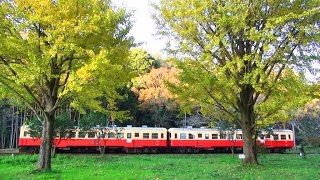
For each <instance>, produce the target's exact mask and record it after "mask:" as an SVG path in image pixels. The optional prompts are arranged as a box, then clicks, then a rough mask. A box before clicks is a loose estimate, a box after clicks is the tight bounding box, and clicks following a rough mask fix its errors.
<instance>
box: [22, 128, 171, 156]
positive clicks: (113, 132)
mask: <svg viewBox="0 0 320 180" xmlns="http://www.w3.org/2000/svg"><path fill="white" fill-rule="evenodd" d="M40 143H41V139H40V138H37V137H31V135H30V132H29V128H28V127H27V126H22V127H21V129H20V138H19V147H20V149H23V150H24V149H26V150H31V151H37V149H38V148H39V146H40ZM53 144H54V147H55V148H56V149H57V150H70V151H85V150H86V151H90V150H91V151H92V150H93V151H94V150H96V151H101V152H105V151H106V150H107V151H122V150H124V151H126V152H128V153H136V152H137V153H139V152H145V153H148V152H152V153H155V152H158V151H163V150H164V149H166V147H167V130H166V129H165V128H149V127H131V126H128V127H118V128H117V127H113V128H109V127H108V128H107V127H99V128H93V129H91V130H88V131H82V130H81V129H77V128H76V129H72V130H70V131H69V132H68V133H67V134H66V136H65V137H59V136H57V137H55V138H54V141H53Z"/></svg>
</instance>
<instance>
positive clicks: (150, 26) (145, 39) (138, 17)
mask: <svg viewBox="0 0 320 180" xmlns="http://www.w3.org/2000/svg"><path fill="white" fill-rule="evenodd" d="M153 2H155V3H156V2H158V0H112V3H113V4H114V5H116V6H118V7H119V6H120V7H125V8H126V9H128V10H129V11H131V10H134V11H135V12H134V13H133V15H134V17H133V20H134V24H133V27H132V30H131V33H130V35H132V36H134V38H135V41H136V43H142V45H141V48H143V49H145V50H146V51H147V52H148V53H150V54H153V55H154V54H162V52H161V50H162V49H163V48H164V47H165V41H163V40H160V39H159V37H157V36H155V35H154V34H155V33H156V24H155V22H154V20H153V19H152V17H151V12H152V7H151V6H150V3H153Z"/></svg>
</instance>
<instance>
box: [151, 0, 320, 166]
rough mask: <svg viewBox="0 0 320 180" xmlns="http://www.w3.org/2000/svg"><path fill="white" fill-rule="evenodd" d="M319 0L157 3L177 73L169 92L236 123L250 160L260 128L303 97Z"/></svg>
mask: <svg viewBox="0 0 320 180" xmlns="http://www.w3.org/2000/svg"><path fill="white" fill-rule="evenodd" d="M319 4H320V1H319V0H250V1H248V0H244V1H240V0H193V1H183V0H160V3H159V4H158V5H155V6H154V7H155V9H156V13H155V16H154V17H155V19H156V20H157V24H158V27H159V33H160V34H161V35H164V36H169V37H170V38H169V39H170V40H173V42H172V43H171V44H172V46H171V52H174V55H175V57H176V59H177V60H176V61H175V62H176V65H177V67H178V68H180V69H181V70H182V71H181V73H180V75H179V80H180V84H178V85H177V86H174V85H172V86H171V90H172V91H173V92H175V93H176V94H177V95H178V100H179V101H180V102H181V104H184V105H185V107H189V109H190V107H192V106H195V105H197V106H198V105H200V106H201V108H202V113H203V114H216V115H217V116H221V117H223V118H224V119H227V120H229V121H233V122H236V123H238V124H239V125H240V126H241V128H242V133H243V150H244V154H245V159H244V162H245V163H248V164H256V163H258V161H257V155H256V150H255V142H256V133H257V129H258V127H259V126H263V125H267V124H271V123H273V122H275V121H278V120H281V119H282V120H283V121H285V120H288V119H289V115H288V113H286V112H288V111H289V110H292V109H294V108H297V107H298V106H301V105H303V104H304V103H306V101H308V100H309V98H308V96H309V95H310V94H308V92H309V87H308V84H307V83H306V82H305V79H304V76H303V74H304V72H305V71H304V69H305V68H306V67H310V65H311V64H312V63H313V62H318V61H319V53H320V52H319V40H320V39H319V37H320V36H319V35H320V32H319V28H320V25H319V23H320V22H319V19H320V8H319ZM182 102H183V103H182Z"/></svg>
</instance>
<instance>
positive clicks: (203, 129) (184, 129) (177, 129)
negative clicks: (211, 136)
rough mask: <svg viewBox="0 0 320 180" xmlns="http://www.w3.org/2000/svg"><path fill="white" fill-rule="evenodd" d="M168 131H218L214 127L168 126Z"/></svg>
mask: <svg viewBox="0 0 320 180" xmlns="http://www.w3.org/2000/svg"><path fill="white" fill-rule="evenodd" d="M168 130H169V131H170V130H171V131H219V129H216V128H169V129H168Z"/></svg>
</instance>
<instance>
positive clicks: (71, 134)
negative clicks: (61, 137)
mask: <svg viewBox="0 0 320 180" xmlns="http://www.w3.org/2000/svg"><path fill="white" fill-rule="evenodd" d="M68 135H69V136H68V137H69V138H75V137H76V132H73V131H70V132H69V134H68Z"/></svg>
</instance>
